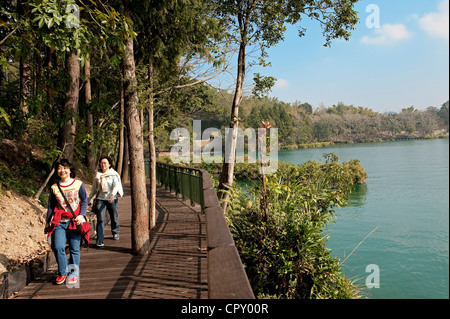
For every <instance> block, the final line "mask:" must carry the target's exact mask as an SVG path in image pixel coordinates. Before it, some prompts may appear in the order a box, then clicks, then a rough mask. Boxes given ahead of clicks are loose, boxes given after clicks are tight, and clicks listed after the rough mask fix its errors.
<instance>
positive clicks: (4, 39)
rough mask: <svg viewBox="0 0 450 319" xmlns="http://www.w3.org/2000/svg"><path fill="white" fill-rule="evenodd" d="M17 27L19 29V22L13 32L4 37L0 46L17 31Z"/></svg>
mask: <svg viewBox="0 0 450 319" xmlns="http://www.w3.org/2000/svg"><path fill="white" fill-rule="evenodd" d="M19 27H20V22H19V23H18V24H17V25H16V27H15V28H14V30H12V31H11V32H10V33H8V35H7V36H6V37H4V38H3V40H2V41H0V45H2V44H3V42H5V41H6V39H8V38H9V36H10V35H11V34H13V33H14V32H16V31H17V29H19Z"/></svg>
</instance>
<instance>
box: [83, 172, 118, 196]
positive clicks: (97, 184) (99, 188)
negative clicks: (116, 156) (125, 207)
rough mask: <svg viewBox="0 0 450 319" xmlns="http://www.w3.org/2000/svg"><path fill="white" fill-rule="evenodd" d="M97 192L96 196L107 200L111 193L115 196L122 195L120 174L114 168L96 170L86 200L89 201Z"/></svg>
mask: <svg viewBox="0 0 450 319" xmlns="http://www.w3.org/2000/svg"><path fill="white" fill-rule="evenodd" d="M97 192H98V195H97V198H98V199H102V200H108V198H109V196H111V195H113V196H114V198H117V195H120V197H122V196H123V188H122V182H121V180H120V175H119V173H117V172H116V171H115V170H114V169H112V168H110V169H109V170H108V171H107V172H106V173H102V172H97V175H96V176H95V179H94V183H93V184H92V190H91V193H90V194H89V197H88V202H90V201H91V199H92V197H94V196H95V195H96V194H97Z"/></svg>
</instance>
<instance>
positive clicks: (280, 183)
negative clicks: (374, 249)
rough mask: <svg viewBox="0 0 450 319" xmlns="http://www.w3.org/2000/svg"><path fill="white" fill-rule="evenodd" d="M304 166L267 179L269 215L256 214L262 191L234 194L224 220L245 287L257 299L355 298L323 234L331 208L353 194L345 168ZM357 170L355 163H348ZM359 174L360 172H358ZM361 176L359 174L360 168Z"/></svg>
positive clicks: (332, 161)
mask: <svg viewBox="0 0 450 319" xmlns="http://www.w3.org/2000/svg"><path fill="white" fill-rule="evenodd" d="M326 158H327V162H326V163H325V164H319V163H317V162H315V161H309V162H307V163H304V164H303V165H301V166H295V165H293V164H290V163H279V168H278V171H277V173H276V174H273V175H270V176H268V177H267V198H268V203H269V209H268V214H267V215H266V214H265V213H264V211H263V210H262V209H261V204H262V203H261V198H262V196H261V188H260V187H259V188H255V189H253V190H252V191H251V192H250V193H248V194H244V193H243V192H242V191H240V190H239V189H234V196H233V200H232V201H231V202H230V204H229V207H230V208H229V210H228V212H227V219H228V221H229V225H230V229H231V231H232V233H233V236H234V239H235V243H236V246H237V248H238V250H239V252H240V256H241V259H242V262H243V263H244V265H245V267H246V272H247V275H248V277H249V280H250V283H251V285H252V287H253V289H254V291H255V294H257V295H258V296H260V297H264V298H267V297H270V298H305V299H310V298H357V297H359V295H358V291H357V288H356V287H355V286H354V285H353V284H352V282H351V281H350V280H348V279H347V278H345V277H343V276H342V275H341V269H340V265H339V260H337V259H336V258H333V257H331V251H330V250H329V249H327V248H326V247H325V244H326V241H327V238H326V237H325V236H324V235H323V230H324V228H325V227H326V225H327V224H328V223H329V222H330V221H333V218H334V217H333V216H334V215H333V214H334V208H335V207H337V206H340V205H344V204H345V200H346V196H347V195H348V193H349V192H350V191H351V190H352V189H353V187H354V186H353V185H354V174H353V171H352V169H351V168H350V166H349V165H341V164H339V163H337V160H338V158H337V156H335V155H334V154H328V155H326ZM352 163H353V164H352V165H354V166H352V168H353V169H354V168H356V166H357V164H359V162H358V163H357V162H352ZM361 169H362V167H361ZM362 171H364V170H363V169H362Z"/></svg>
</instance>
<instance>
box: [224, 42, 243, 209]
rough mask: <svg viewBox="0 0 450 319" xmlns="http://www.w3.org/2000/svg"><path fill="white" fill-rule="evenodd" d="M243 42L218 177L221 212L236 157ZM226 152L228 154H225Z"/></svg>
mask: <svg viewBox="0 0 450 319" xmlns="http://www.w3.org/2000/svg"><path fill="white" fill-rule="evenodd" d="M245 45H246V44H245V43H244V42H241V44H240V47H239V55H238V70H237V81H236V90H235V93H234V98H233V104H232V107H231V120H230V128H231V130H230V136H226V143H225V157H224V163H223V167H222V175H221V177H220V182H219V187H218V191H217V197H218V198H219V201H220V202H221V204H222V210H223V212H225V211H226V209H227V204H228V201H229V199H230V195H229V193H228V192H227V189H228V188H229V187H231V186H232V185H233V178H234V162H235V157H236V139H237V128H238V126H239V105H240V104H241V101H242V87H243V85H244V79H245ZM227 154H228V156H227Z"/></svg>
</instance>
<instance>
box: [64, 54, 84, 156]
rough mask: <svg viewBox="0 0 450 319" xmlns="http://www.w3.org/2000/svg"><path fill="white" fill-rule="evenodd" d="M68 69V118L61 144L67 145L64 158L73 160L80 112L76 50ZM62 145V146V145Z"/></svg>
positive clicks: (67, 64)
mask: <svg viewBox="0 0 450 319" xmlns="http://www.w3.org/2000/svg"><path fill="white" fill-rule="evenodd" d="M66 70H67V74H68V75H69V83H68V84H67V87H66V99H65V103H64V117H65V118H66V117H67V118H68V120H67V122H66V123H65V124H64V126H63V127H62V130H61V139H60V141H61V145H66V147H65V149H64V151H63V156H62V157H63V158H67V159H68V160H69V161H71V162H72V160H73V150H74V147H75V132H76V125H77V124H76V120H75V115H76V114H77V113H78V97H79V89H80V88H79V83H80V62H79V61H78V55H77V54H75V52H70V54H69V56H68V57H67V61H66ZM61 145H60V146H61Z"/></svg>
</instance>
